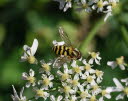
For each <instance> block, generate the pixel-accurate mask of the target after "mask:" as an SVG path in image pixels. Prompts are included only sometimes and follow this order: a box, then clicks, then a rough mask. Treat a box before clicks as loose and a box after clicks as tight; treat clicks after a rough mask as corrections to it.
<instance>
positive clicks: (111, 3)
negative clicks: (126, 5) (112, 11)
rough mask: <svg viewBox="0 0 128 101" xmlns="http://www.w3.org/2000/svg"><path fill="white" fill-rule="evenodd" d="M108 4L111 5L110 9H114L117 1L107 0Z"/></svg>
mask: <svg viewBox="0 0 128 101" xmlns="http://www.w3.org/2000/svg"><path fill="white" fill-rule="evenodd" d="M108 1H109V4H110V5H112V8H115V7H116V6H117V3H118V2H119V0H108Z"/></svg>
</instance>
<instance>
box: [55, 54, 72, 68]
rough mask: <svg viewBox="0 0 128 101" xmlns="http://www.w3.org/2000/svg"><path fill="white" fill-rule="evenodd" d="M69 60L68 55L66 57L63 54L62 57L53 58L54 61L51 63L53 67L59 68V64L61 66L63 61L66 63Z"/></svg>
mask: <svg viewBox="0 0 128 101" xmlns="http://www.w3.org/2000/svg"><path fill="white" fill-rule="evenodd" d="M67 61H68V62H70V59H69V58H68V57H66V56H64V57H61V56H60V57H58V58H56V59H55V61H54V63H53V67H55V68H60V67H61V66H63V64H64V63H66V62H67Z"/></svg>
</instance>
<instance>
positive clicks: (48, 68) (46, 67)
mask: <svg viewBox="0 0 128 101" xmlns="http://www.w3.org/2000/svg"><path fill="white" fill-rule="evenodd" d="M42 68H43V69H44V70H45V71H46V72H48V71H50V70H51V67H50V66H49V65H48V64H43V65H42Z"/></svg>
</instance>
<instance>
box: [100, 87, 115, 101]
mask: <svg viewBox="0 0 128 101" xmlns="http://www.w3.org/2000/svg"><path fill="white" fill-rule="evenodd" d="M111 92H113V88H110V87H108V88H106V89H105V90H101V94H102V96H101V97H100V98H99V101H104V100H103V98H104V97H106V98H107V99H111V95H110V93H111Z"/></svg>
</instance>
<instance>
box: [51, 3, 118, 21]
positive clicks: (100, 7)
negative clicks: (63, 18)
mask: <svg viewBox="0 0 128 101" xmlns="http://www.w3.org/2000/svg"><path fill="white" fill-rule="evenodd" d="M53 1H57V2H59V4H60V5H59V9H61V10H63V11H64V12H65V11H67V9H69V8H71V7H72V3H73V1H74V3H75V4H76V5H77V8H76V10H77V11H85V12H92V11H97V13H100V12H102V13H105V14H106V17H105V18H104V21H106V20H107V18H108V17H109V16H111V15H112V10H113V8H115V7H116V6H117V4H118V3H119V0H53Z"/></svg>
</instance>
